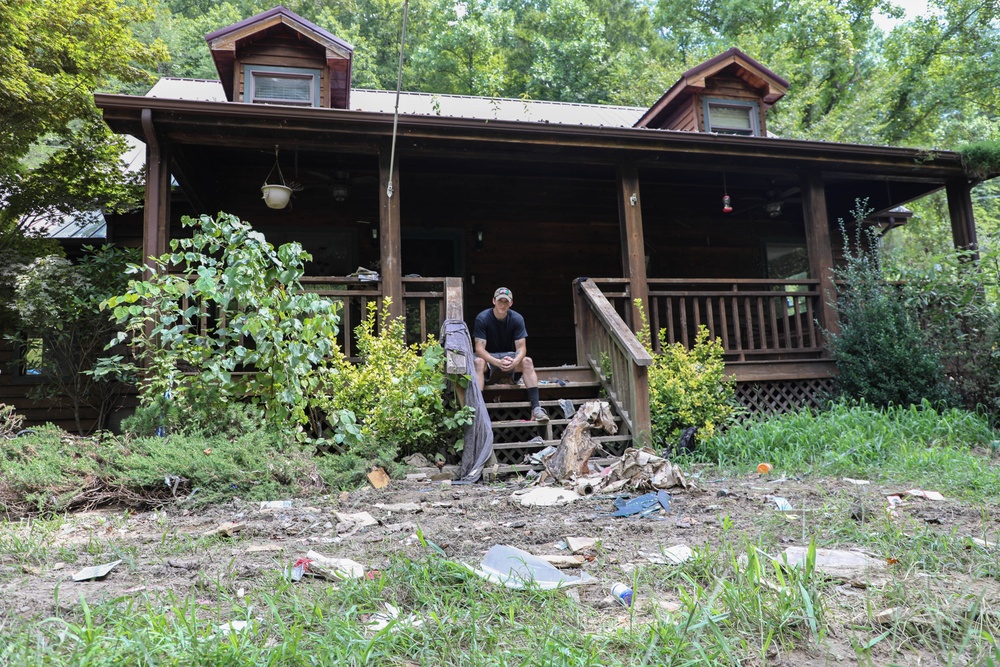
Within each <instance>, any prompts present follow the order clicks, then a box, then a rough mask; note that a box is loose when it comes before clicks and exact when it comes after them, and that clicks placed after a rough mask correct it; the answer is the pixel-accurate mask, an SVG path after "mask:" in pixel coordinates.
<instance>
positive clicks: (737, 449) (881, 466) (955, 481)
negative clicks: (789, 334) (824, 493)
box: [699, 402, 1000, 498]
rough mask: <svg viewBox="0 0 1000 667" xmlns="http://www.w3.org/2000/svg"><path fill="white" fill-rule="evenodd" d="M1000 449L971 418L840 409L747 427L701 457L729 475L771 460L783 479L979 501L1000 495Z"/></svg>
mask: <svg viewBox="0 0 1000 667" xmlns="http://www.w3.org/2000/svg"><path fill="white" fill-rule="evenodd" d="M998 447H1000V435H998V434H997V433H996V432H995V431H993V430H992V429H991V428H990V426H989V423H988V422H987V420H986V419H984V418H982V417H981V416H979V415H976V414H973V413H970V412H966V411H963V410H957V409H949V410H940V411H939V410H936V409H934V408H933V407H932V406H930V405H927V404H925V405H922V406H911V407H890V408H886V409H884V410H877V409H873V408H872V407H870V406H867V405H864V404H861V405H858V404H853V405H852V404H849V403H843V402H841V403H834V404H833V405H832V406H831V407H830V409H829V410H827V411H824V412H820V413H814V412H811V411H802V412H797V413H793V414H786V415H781V416H778V417H772V418H770V419H766V420H762V421H749V422H746V423H744V424H743V425H740V426H737V427H734V428H731V429H729V430H728V431H726V432H725V433H723V434H720V435H717V436H715V437H713V438H711V439H710V440H709V441H708V442H707V443H705V447H704V448H703V449H702V450H701V451H700V452H699V458H700V459H701V460H708V461H711V462H713V463H715V464H717V465H718V466H719V467H720V468H723V469H743V470H747V469H753V467H755V466H756V465H757V463H758V462H762V461H767V462H769V463H771V464H773V465H774V467H775V471H776V473H777V474H781V473H787V474H794V475H810V474H811V475H822V476H825V477H841V476H844V477H852V478H863V479H868V480H871V481H893V480H895V479H899V480H906V481H907V482H908V483H911V484H912V483H919V484H922V485H927V486H941V487H944V488H947V489H949V490H953V492H954V493H956V494H960V495H962V496H963V497H969V498H975V497H980V496H982V495H983V494H985V496H987V497H997V496H998V495H1000V485H997V473H996V470H995V469H994V466H993V463H992V458H993V456H995V454H996V453H997V448H998ZM983 454H985V456H984V455H983Z"/></svg>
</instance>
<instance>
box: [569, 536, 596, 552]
mask: <svg viewBox="0 0 1000 667" xmlns="http://www.w3.org/2000/svg"><path fill="white" fill-rule="evenodd" d="M564 542H565V543H566V548H567V549H569V552H570V553H574V554H577V553H580V552H581V551H586V550H587V549H592V548H594V547H595V546H596V545H597V540H596V539H594V538H593V537H567V538H566V539H565V540H564Z"/></svg>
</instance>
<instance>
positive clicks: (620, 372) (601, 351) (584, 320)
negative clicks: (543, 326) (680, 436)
mask: <svg viewBox="0 0 1000 667" xmlns="http://www.w3.org/2000/svg"><path fill="white" fill-rule="evenodd" d="M573 314H574V319H575V322H576V355H577V363H578V364H579V365H581V366H589V367H590V368H591V369H593V371H594V373H596V374H597V376H598V378H599V379H600V381H601V384H602V386H603V387H604V390H605V392H606V393H607V396H608V399H609V400H610V401H611V402H612V403H613V404H614V406H615V409H616V410H617V412H618V414H619V415H620V416H621V418H622V422H623V424H624V426H625V427H626V428H627V429H628V434H629V435H631V436H632V438H633V441H635V440H636V439H637V438H640V437H642V435H643V434H646V437H648V436H649V434H650V433H651V424H650V416H649V372H648V367H649V366H650V365H651V364H652V363H653V358H652V356H651V355H650V354H649V352H648V351H647V350H646V348H644V347H643V346H642V344H641V343H640V342H639V339H638V338H636V336H635V334H634V333H632V331H631V330H630V329H629V328H628V325H626V324H625V322H624V320H623V319H622V318H621V317H620V316H619V314H618V313H617V312H615V309H614V307H613V306H612V304H611V302H609V301H608V299H607V298H606V297H605V296H604V294H602V293H601V290H600V289H599V288H598V287H597V285H596V284H594V281H592V280H590V279H588V278H578V279H577V280H576V281H575V282H574V289H573Z"/></svg>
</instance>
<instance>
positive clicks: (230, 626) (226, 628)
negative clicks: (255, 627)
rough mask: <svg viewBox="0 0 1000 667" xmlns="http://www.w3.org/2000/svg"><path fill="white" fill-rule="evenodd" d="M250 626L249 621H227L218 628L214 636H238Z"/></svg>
mask: <svg viewBox="0 0 1000 667" xmlns="http://www.w3.org/2000/svg"><path fill="white" fill-rule="evenodd" d="M249 625H250V621H229V622H228V623H223V624H222V625H220V626H219V629H218V631H217V633H216V634H222V635H226V636H229V635H230V634H239V633H240V632H243V631H244V630H246V629H247V626H249Z"/></svg>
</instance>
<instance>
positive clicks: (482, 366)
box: [474, 357, 537, 391]
mask: <svg viewBox="0 0 1000 667" xmlns="http://www.w3.org/2000/svg"><path fill="white" fill-rule="evenodd" d="M474 363H475V366H476V384H478V385H479V391H482V390H483V387H484V386H485V385H486V361H485V360H483V359H482V358H481V357H476V358H475V360H474ZM535 381H536V382H537V379H536V380H535Z"/></svg>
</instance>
